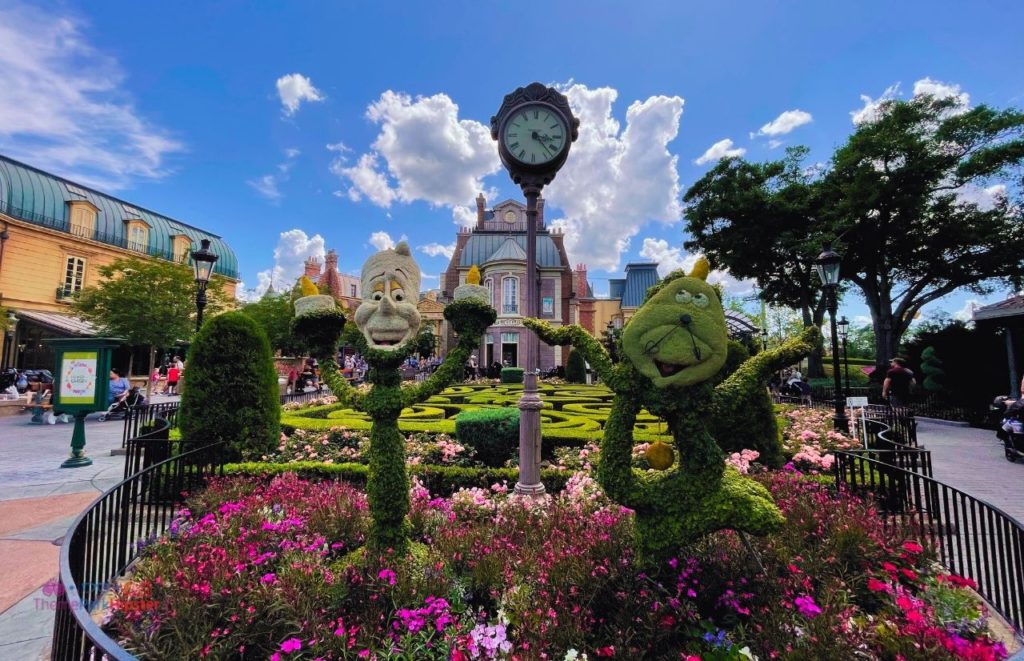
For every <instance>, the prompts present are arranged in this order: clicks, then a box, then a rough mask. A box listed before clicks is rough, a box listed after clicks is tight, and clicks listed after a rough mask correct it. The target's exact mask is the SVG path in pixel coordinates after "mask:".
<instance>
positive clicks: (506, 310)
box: [501, 278, 519, 314]
mask: <svg viewBox="0 0 1024 661" xmlns="http://www.w3.org/2000/svg"><path fill="white" fill-rule="evenodd" d="M501 313H502V314H519V278H502V279H501Z"/></svg>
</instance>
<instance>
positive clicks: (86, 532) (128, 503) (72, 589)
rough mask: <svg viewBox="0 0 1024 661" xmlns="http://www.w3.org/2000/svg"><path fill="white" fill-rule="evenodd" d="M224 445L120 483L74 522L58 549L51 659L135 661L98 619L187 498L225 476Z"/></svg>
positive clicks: (189, 454)
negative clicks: (96, 610)
mask: <svg viewBox="0 0 1024 661" xmlns="http://www.w3.org/2000/svg"><path fill="white" fill-rule="evenodd" d="M221 450H222V447H221V445H219V444H213V445H204V446H201V447H196V448H194V449H191V450H187V451H183V452H181V453H180V454H177V455H175V456H173V457H170V458H168V459H166V460H164V461H161V462H159V463H155V464H153V465H151V466H149V467H147V468H146V469H144V470H142V471H140V472H137V473H135V474H134V475H132V476H131V477H129V478H127V479H125V480H123V481H122V482H120V483H118V484H117V485H116V486H114V487H113V488H111V489H110V490H108V491H107V492H106V493H104V494H103V495H102V496H100V497H99V498H98V499H96V501H95V502H93V504H92V505H90V506H89V508H88V509H86V510H85V511H84V512H82V513H81V514H80V515H79V516H78V518H77V519H75V521H74V523H73V524H71V528H70V529H69V532H68V536H67V537H66V538H65V540H64V544H63V545H62V546H61V551H60V575H59V576H58V584H59V589H58V592H57V607H56V619H55V621H54V628H53V644H52V657H51V658H53V659H56V660H58V661H63V660H65V659H82V660H85V659H90V660H91V659H111V660H114V661H122V660H125V661H127V660H128V659H134V658H135V657H133V656H132V655H130V654H129V653H127V652H126V651H125V650H123V649H122V648H121V647H120V646H119V645H118V644H117V642H116V641H115V640H113V639H112V638H111V637H110V636H108V635H107V634H106V633H105V632H104V631H103V630H102V629H101V628H100V626H99V625H98V624H97V623H96V622H94V621H93V618H92V612H93V609H94V608H95V607H96V606H97V605H98V604H99V603H100V600H101V599H102V598H103V597H105V596H107V595H109V594H110V591H111V590H112V589H113V587H114V586H115V585H116V583H117V581H118V579H120V578H121V577H123V576H124V575H125V573H126V571H127V569H128V567H129V566H130V565H131V563H132V562H133V561H134V560H135V558H136V557H137V556H138V555H139V552H140V551H141V550H142V549H143V548H145V546H146V545H147V544H149V543H152V542H153V541H154V540H156V538H157V537H159V536H160V535H161V534H163V532H164V531H165V530H166V529H167V527H168V525H169V524H170V522H171V520H172V519H173V516H174V510H175V508H176V507H177V506H178V505H180V504H181V503H182V502H183V500H184V494H185V493H187V492H191V491H192V490H194V489H196V488H199V487H201V486H202V485H203V484H204V483H205V481H206V479H207V478H208V477H210V476H212V475H216V474H220V473H222V470H221V465H222V464H221Z"/></svg>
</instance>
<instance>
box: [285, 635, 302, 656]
mask: <svg viewBox="0 0 1024 661" xmlns="http://www.w3.org/2000/svg"><path fill="white" fill-rule="evenodd" d="M301 649H302V641H301V640H299V639H298V638H289V639H288V640H286V641H284V642H283V643H281V651H282V652H284V653H285V654H290V653H292V652H298V651H299V650H301Z"/></svg>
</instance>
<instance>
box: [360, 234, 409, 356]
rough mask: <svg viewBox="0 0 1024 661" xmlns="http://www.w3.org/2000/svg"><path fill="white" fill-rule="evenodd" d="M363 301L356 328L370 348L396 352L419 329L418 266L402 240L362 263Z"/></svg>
mask: <svg viewBox="0 0 1024 661" xmlns="http://www.w3.org/2000/svg"><path fill="white" fill-rule="evenodd" d="M362 286H363V301H362V303H360V305H359V307H358V308H357V309H356V314H355V322H356V326H357V327H358V328H359V330H360V331H361V332H362V333H363V337H365V338H366V343H367V344H368V345H369V347H370V348H371V349H379V350H382V351H396V350H398V349H399V348H400V347H402V346H403V345H404V344H405V343H406V342H409V341H410V340H412V339H414V338H415V337H416V334H417V333H419V330H420V313H419V311H418V310H417V309H416V303H417V302H418V301H419V297H420V267H419V266H418V265H417V264H416V261H415V260H414V259H413V258H412V256H411V255H410V252H409V245H408V244H407V243H406V242H405V241H402V242H400V243H399V244H398V245H397V246H395V248H394V249H393V250H381V251H380V252H378V253H376V254H374V255H371V256H370V258H369V259H368V260H366V263H365V264H363V277H362Z"/></svg>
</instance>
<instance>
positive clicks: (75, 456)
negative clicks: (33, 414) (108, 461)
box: [43, 337, 124, 468]
mask: <svg viewBox="0 0 1024 661" xmlns="http://www.w3.org/2000/svg"><path fill="white" fill-rule="evenodd" d="M43 342H46V343H47V344H49V345H51V346H52V347H53V351H54V354H55V355H56V360H57V364H56V368H55V369H54V384H53V386H54V387H53V400H52V402H53V408H54V410H55V411H56V410H60V411H61V412H62V413H70V414H72V415H74V417H75V428H74V430H73V431H72V433H71V456H70V457H68V458H67V459H66V460H65V461H64V463H62V464H61V465H60V467H61V468H78V467H80V466H90V465H92V459H90V458H89V457H86V456H85V416H87V415H89V414H90V413H92V412H93V411H102V410H104V409H106V408H107V394H108V393H109V391H110V359H111V354H112V352H113V349H114V347H117V346H120V345H122V344H124V340H122V339H120V338H116V337H76V338H55V339H49V340H43Z"/></svg>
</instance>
